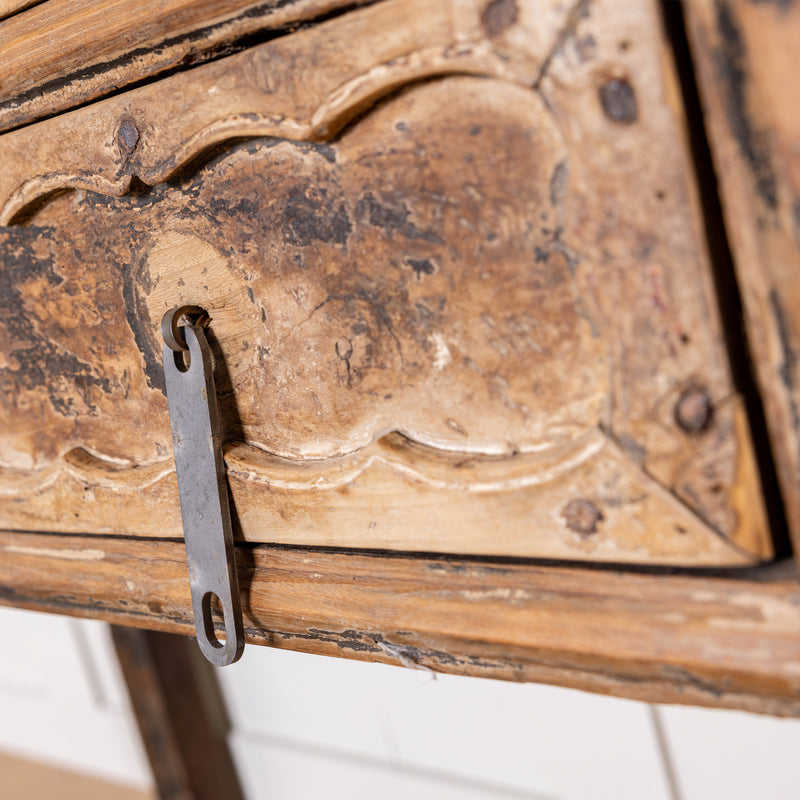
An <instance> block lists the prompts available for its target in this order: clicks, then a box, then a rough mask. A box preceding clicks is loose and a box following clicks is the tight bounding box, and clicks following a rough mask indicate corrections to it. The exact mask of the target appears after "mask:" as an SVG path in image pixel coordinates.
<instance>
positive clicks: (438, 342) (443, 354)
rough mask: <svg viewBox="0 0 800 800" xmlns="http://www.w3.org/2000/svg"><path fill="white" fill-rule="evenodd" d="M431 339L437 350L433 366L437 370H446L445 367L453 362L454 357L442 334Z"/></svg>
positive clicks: (436, 334)
mask: <svg viewBox="0 0 800 800" xmlns="http://www.w3.org/2000/svg"><path fill="white" fill-rule="evenodd" d="M431 339H433V346H434V348H435V349H434V354H433V366H434V368H435V369H444V367H446V366H447V365H448V364H449V363H450V362H451V361H452V360H453V357H452V356H451V355H450V349H449V348H448V347H447V343H446V342H445V340H444V336H442V334H441V333H434V334H433V336H431Z"/></svg>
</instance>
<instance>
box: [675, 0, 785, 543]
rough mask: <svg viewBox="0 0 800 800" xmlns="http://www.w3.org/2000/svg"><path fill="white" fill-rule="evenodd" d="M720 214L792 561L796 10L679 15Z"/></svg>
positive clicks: (769, 7) (735, 7) (732, 9)
mask: <svg viewBox="0 0 800 800" xmlns="http://www.w3.org/2000/svg"><path fill="white" fill-rule="evenodd" d="M687 20H688V23H689V33H690V38H691V43H692V44H693V45H694V47H693V50H692V55H693V58H694V61H695V64H696V68H697V75H698V80H699V88H700V94H701V99H702V101H703V104H704V109H705V114H706V125H707V129H708V133H709V138H710V144H711V149H712V155H713V158H714V163H715V168H716V171H717V175H718V180H719V188H720V192H721V198H722V205H723V211H724V212H725V221H726V226H727V231H728V237H729V240H730V242H731V247H732V251H733V259H734V264H735V268H736V273H737V277H738V280H739V285H740V287H741V291H742V300H743V305H744V311H745V320H746V322H747V329H748V332H749V340H750V347H751V350H752V353H753V360H754V365H755V371H756V374H757V377H758V379H759V384H760V388H761V393H762V397H763V401H764V408H765V412H766V417H767V423H768V426H769V429H770V435H771V439H772V449H773V453H774V456H775V461H776V465H777V470H778V478H779V480H780V484H781V489H782V492H783V499H784V504H785V507H786V512H787V517H788V522H789V527H790V531H791V533H792V535H793V540H794V544H795V550H796V551H798V550H800V373H799V372H798V369H800V362H799V361H798V359H800V105H798V102H797V99H798V90H797V65H798V54H799V53H800V50H798V47H799V45H798V43H800V4H799V3H797V2H788V3H764V4H758V3H745V2H737V1H736V0H732V1H730V2H716V3H711V2H706V1H705V0H692V2H690V3H689V4H688V7H687Z"/></svg>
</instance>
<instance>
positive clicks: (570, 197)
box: [0, 0, 772, 565]
mask: <svg viewBox="0 0 800 800" xmlns="http://www.w3.org/2000/svg"><path fill="white" fill-rule="evenodd" d="M424 5H425V4H424V3H423V4H419V3H417V2H416V0H412V2H407V1H406V0H402V2H394V3H390V2H387V3H381V4H379V5H376V6H374V7H371V8H367V9H364V10H361V11H357V12H353V13H352V14H347V15H345V16H343V17H340V18H337V19H333V20H330V21H328V22H326V23H325V24H322V25H319V26H316V27H314V28H311V29H309V30H306V31H302V32H300V33H297V34H296V35H293V36H287V37H283V38H281V39H279V40H276V41H274V42H270V43H268V44H265V45H262V46H260V47H258V48H255V49H253V50H252V51H249V52H247V53H243V54H240V55H237V56H232V57H231V58H230V59H227V60H226V61H225V62H222V61H220V62H215V63H213V64H209V65H205V66H203V67H199V68H198V69H197V70H195V71H194V72H193V73H192V79H191V81H189V80H187V76H185V75H178V76H174V77H172V78H170V79H168V80H166V81H163V82H161V83H159V84H154V85H152V86H148V87H144V88H142V89H139V90H136V91H134V92H131V93H130V94H129V95H121V96H119V97H115V98H112V99H109V100H106V101H103V102H101V103H98V104H96V105H95V106H93V107H91V108H87V109H83V110H80V111H77V112H74V113H71V114H67V115H64V116H62V117H58V118H55V119H53V120H49V121H46V122H44V123H41V124H40V125H37V126H35V128H31V129H30V130H26V131H19V132H13V133H10V134H7V135H5V136H4V137H2V138H0V148H2V150H3V152H4V153H6V154H7V155H8V157H9V160H8V163H9V165H10V168H9V170H8V171H7V172H5V173H4V174H2V175H0V202H2V201H3V200H5V201H6V202H5V206H4V209H5V210H4V212H3V214H4V219H5V221H6V222H10V223H12V224H11V225H10V226H8V227H7V229H6V230H5V231H3V232H1V233H0V257H2V260H3V262H4V263H5V264H6V265H7V269H6V271H5V273H4V276H3V279H4V281H5V291H6V297H7V302H6V304H5V307H4V308H5V310H4V311H3V312H2V313H3V314H4V315H5V316H4V320H3V329H2V335H3V336H4V337H5V338H4V340H3V341H4V353H6V354H7V355H6V356H5V364H4V365H3V369H2V380H3V381H4V383H3V388H4V390H5V393H6V394H5V396H6V397H7V398H8V400H7V402H6V403H5V404H4V406H3V407H2V409H0V425H2V429H3V431H4V437H3V440H2V443H0V464H1V465H2V466H1V467H0V469H1V470H2V471H1V478H0V479H1V480H2V500H0V524H2V525H3V526H5V527H7V528H16V529H29V530H45V531H63V532H72V533H82V532H93V533H114V534H129V535H140V536H180V531H181V525H180V515H179V510H178V503H177V493H176V490H175V482H174V472H173V467H172V464H171V454H170V448H169V426H168V418H167V408H166V400H165V397H164V394H163V375H162V374H161V366H160V359H161V343H160V338H159V333H158V322H159V320H160V317H161V315H162V314H163V312H164V311H165V310H167V309H168V308H169V307H171V306H173V305H177V304H183V303H193V304H198V305H202V306H204V307H206V308H207V309H208V310H209V312H210V313H211V316H212V318H213V321H212V328H211V330H212V332H213V334H214V337H215V344H214V346H215V348H216V353H217V357H218V365H219V372H220V374H219V375H218V385H219V389H220V394H221V401H222V405H223V414H224V416H225V418H226V420H227V426H228V430H227V432H226V438H227V440H228V449H227V459H228V467H229V475H230V480H231V487H232V493H233V499H234V503H235V505H236V509H237V512H238V514H237V523H238V526H239V535H240V537H241V538H244V539H247V540H250V541H280V542H285V543H298V544H317V545H337V546H348V547H376V548H388V549H401V550H426V551H437V552H450V553H461V554H463V553H476V554H494V555H516V556H548V557H557V558H579V559H595V560H605V561H612V562H643V563H661V564H694V565H714V564H717V565H719V564H741V563H747V562H748V561H751V560H758V559H767V558H769V557H770V555H771V553H772V550H771V544H770V541H769V532H768V530H767V527H766V523H765V520H764V516H763V507H762V502H761V498H760V492H759V483H758V476H757V472H756V470H755V467H754V462H753V456H752V448H751V443H750V435H749V431H748V427H747V420H746V417H745V415H744V411H743V408H742V405H741V401H740V398H739V397H738V396H737V395H736V393H735V391H734V389H733V386H732V384H731V379H730V375H729V370H728V364H727V357H726V354H725V351H724V347H723V345H722V342H721V341H720V336H719V322H718V319H717V312H716V309H715V300H714V295H713V289H712V288H711V286H710V277H709V266H708V260H707V255H706V253H705V251H704V247H703V244H702V239H701V238H700V237H699V234H698V230H697V222H696V219H695V217H694V215H693V213H692V202H693V191H694V190H693V185H692V176H691V170H690V167H689V165H688V161H687V158H686V153H685V151H684V148H683V144H682V140H681V138H680V137H681V124H682V120H681V118H680V114H679V112H676V111H675V109H674V107H673V105H672V102H673V100H672V92H673V91H674V86H673V82H674V77H673V76H672V75H671V73H670V72H669V67H668V66H665V65H666V64H667V62H665V61H664V60H662V59H661V58H660V57H659V56H658V52H657V45H658V46H661V45H662V44H663V42H662V40H661V34H660V29H659V27H658V25H659V22H658V16H657V14H656V12H655V8H654V6H652V5H648V6H642V5H640V4H638V3H632V4H631V5H630V6H629V7H623V6H620V5H619V4H615V3H608V4H606V5H603V4H601V3H598V4H596V8H595V10H596V12H597V13H594V14H591V15H582V14H580V13H578V12H579V11H580V9H579V8H578V9H577V10H574V13H572V14H562V17H561V19H560V25H561V28H559V25H558V24H556V22H553V23H552V24H551V26H550V31H551V32H550V34H549V37H548V36H545V32H546V25H544V24H543V25H542V26H541V29H540V30H539V33H538V38H537V36H534V35H532V34H530V33H529V30H530V29H531V28H532V27H533V20H535V19H536V15H535V12H536V11H537V10H540V9H539V6H538V5H537V4H536V3H531V4H529V5H525V6H522V7H520V9H519V15H518V17H517V18H516V19H515V20H512V21H511V22H510V23H509V24H508V25H507V26H506V27H505V28H504V29H503V30H501V31H498V30H497V28H496V26H495V27H492V26H493V25H494V23H491V24H490V22H487V20H486V19H484V18H482V17H481V14H480V13H479V12H480V11H481V8H482V7H481V6H478V5H475V6H470V5H469V4H463V5H460V6H459V13H458V15H455V16H453V15H452V13H451V12H452V9H450V8H449V7H448V6H442V7H439V6H436V7H435V8H434V10H432V11H430V12H429V13H423V8H422V6H424ZM551 16H553V15H551ZM548 19H550V18H549V17H547V16H545V22H547V20H548ZM626 26H627V27H626ZM559 31H560V32H559ZM634 31H646V32H650V33H651V35H652V36H653V41H654V46H653V48H644V47H642V48H637V49H636V50H634V51H633V52H632V53H630V54H629V53H628V52H627V51H626V52H625V54H624V57H623V56H620V49H619V39H620V37H621V36H623V35H626V33H631V34H632V33H633V32H634ZM590 40H591V43H592V44H591V46H588V44H587V42H589V41H590ZM353 41H359V42H367V43H368V44H366V45H365V46H364V47H358V48H353V47H351V46H350V44H351V43H352V42H353ZM463 72H474V73H476V75H475V76H474V77H473V76H468V75H463V74H460V73H463ZM454 73H459V74H454ZM309 76H313V78H311V77H309ZM612 76H613V77H612ZM423 78H424V79H425V80H424V81H422V79H423ZM487 78H489V80H487ZM531 81H533V82H534V83H536V85H537V86H538V89H536V90H531V88H530V85H529V84H530V82H531ZM403 87H405V88H403ZM400 89H402V91H401V90H400ZM387 95H388V96H387ZM378 101H381V102H378ZM367 112H368V113H367ZM625 114H628V115H632V118H630V119H628V118H625V119H620V118H619V117H620V115H623V116H624V115H625ZM84 131H88V132H89V135H84V134H83V132H84ZM231 138H236V139H240V138H246V139H248V141H245V142H241V141H239V142H236V143H234V142H231ZM321 140H324V141H321ZM65 142H69V143H70V145H69V146H65V144H64V143H65ZM226 143H227V144H226ZM31 154H32V155H31ZM142 183H147V184H152V187H145V186H142ZM59 192H60V194H59ZM117 195H122V196H121V197H116V196H117ZM656 218H657V219H659V220H661V224H660V225H659V226H656V227H654V226H653V220H654V219H656ZM622 220H624V224H623V223H622V222H621V221H622ZM87 265H91V268H87ZM154 520H157V523H156V524H154Z"/></svg>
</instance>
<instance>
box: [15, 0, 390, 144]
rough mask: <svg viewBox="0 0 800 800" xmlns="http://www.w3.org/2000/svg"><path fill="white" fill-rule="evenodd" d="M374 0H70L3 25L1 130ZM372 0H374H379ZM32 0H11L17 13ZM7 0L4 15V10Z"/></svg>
mask: <svg viewBox="0 0 800 800" xmlns="http://www.w3.org/2000/svg"><path fill="white" fill-rule="evenodd" d="M365 2H368V0H289V1H288V2H287V0H166V2H165V0H138V2H131V0H69V2H45V3H43V4H42V5H40V6H37V7H36V8H32V9H29V10H28V11H27V12H26V13H25V14H19V15H17V16H15V17H13V18H12V19H9V20H6V21H5V22H3V23H0V54H2V58H0V130H8V129H10V128H14V127H17V126H19V125H24V124H27V123H30V122H33V121H35V120H37V119H41V118H43V117H47V116H52V115H53V114H56V113H58V112H60V111H64V110H66V109H69V108H74V107H75V106H79V105H82V104H84V103H87V102H89V101H91V100H96V99H97V98H99V97H102V96H104V95H107V94H109V93H113V92H116V91H118V90H119V89H120V88H122V87H124V86H128V85H130V84H133V83H137V82H139V81H142V80H147V79H153V78H155V77H157V76H158V75H160V74H163V73H167V72H169V71H173V70H176V69H178V70H181V69H187V68H188V67H191V66H193V65H194V64H198V63H202V62H204V61H208V60H210V59H213V58H217V57H219V56H221V55H226V54H227V53H230V52H232V51H235V50H241V49H243V48H244V47H246V46H248V43H249V44H252V43H253V42H252V39H254V38H255V39H256V41H258V40H259V39H261V40H263V39H268V38H271V37H273V36H278V35H281V34H284V33H287V32H288V31H290V30H292V29H293V28H295V27H297V26H298V25H301V24H304V23H308V22H309V21H312V20H315V19H318V18H321V17H325V16H328V15H330V14H332V13H336V12H337V10H339V9H342V8H347V9H350V8H353V7H355V6H358V5H361V4H363V3H365ZM373 2H374V0H373ZM25 5H31V3H19V2H15V1H14V0H11V3H10V6H9V11H8V12H7V13H9V14H10V13H13V12H14V11H18V10H20V8H23V7H24V6H25ZM3 15H4V14H3V3H2V0H0V18H2V16H3Z"/></svg>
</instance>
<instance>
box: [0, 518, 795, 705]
mask: <svg viewBox="0 0 800 800" xmlns="http://www.w3.org/2000/svg"><path fill="white" fill-rule="evenodd" d="M0 556H2V557H0V602H3V603H7V604H11V605H15V606H19V607H24V608H34V609H40V610H43V611H53V612H57V613H64V614H73V615H78V616H91V617H96V618H100V619H105V620H108V621H111V622H114V623H117V624H123V625H134V626H141V627H148V628H155V629H159V630H163V631H168V632H176V633H185V634H190V633H191V632H193V630H194V628H193V623H192V611H191V598H190V592H189V582H188V580H187V570H186V563H185V551H184V548H183V544H182V543H180V542H166V541H152V540H139V541H135V540H130V539H124V538H106V537H75V536H47V535H44V534H13V533H2V534H0ZM236 557H237V565H238V570H239V585H240V588H241V594H242V608H243V613H244V624H245V632H246V637H247V640H248V641H249V642H250V643H251V644H266V645H269V646H274V647H283V648H288V649H293V650H302V651H305V652H311V653H321V654H324V655H335V656H343V657H345V658H356V659H361V660H365V661H381V662H384V663H387V664H402V665H405V666H409V667H414V668H419V669H430V670H432V671H434V672H448V673H455V674H461V675H475V676H483V677H489V678H500V679H504V680H514V681H538V682H544V683H553V684H559V685H563V686H572V687H576V688H580V689H586V690H589V691H594V692H602V693H607V694H614V695H619V696H622V697H631V698H634V699H640V700H647V701H650V702H666V703H690V704H691V703H696V704H700V705H708V706H722V707H731V708H743V709H747V710H750V711H757V712H762V713H769V714H792V715H798V714H800V585H799V584H798V582H797V576H796V572H794V573H790V572H786V574H785V575H784V576H783V577H781V575H780V574H775V573H774V571H773V573H770V572H767V574H766V576H765V577H766V578H771V579H769V580H766V581H761V582H760V581H758V580H754V579H752V577H753V576H751V577H750V578H747V579H745V578H739V579H736V578H734V577H731V578H718V577H714V578H712V577H701V576H678V575H658V574H647V575H636V574H631V573H622V572H616V571H611V570H590V569H586V568H566V567H564V566H556V565H552V564H551V565H541V566H536V565H524V564H510V563H476V562H474V561H473V562H470V561H466V560H454V559H451V560H445V559H434V558H429V557H428V558H423V557H399V556H397V555H394V556H389V555H381V554H358V553H346V552H338V553H337V552H325V551H319V550H316V551H315V550H310V549H303V548H289V549H286V548H279V547H270V546H265V545H256V546H240V547H238V548H237V553H236ZM789 567H793V565H792V564H789ZM763 569H767V570H769V569H770V568H763ZM735 574H736V573H732V575H735ZM221 622H222V621H221V619H218V625H221ZM246 657H247V653H246V652H245V658H246Z"/></svg>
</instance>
